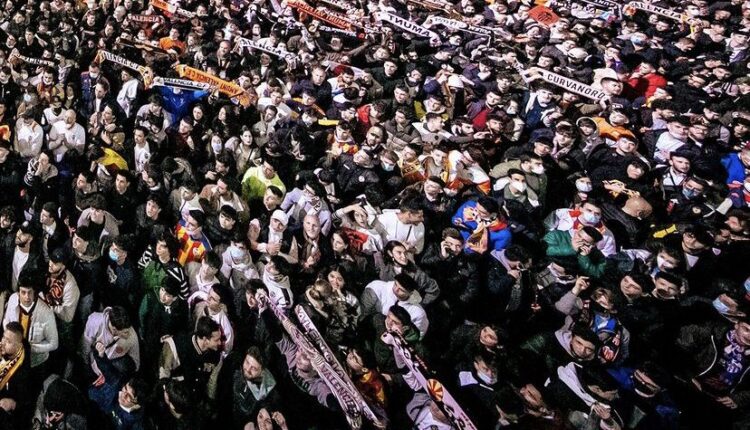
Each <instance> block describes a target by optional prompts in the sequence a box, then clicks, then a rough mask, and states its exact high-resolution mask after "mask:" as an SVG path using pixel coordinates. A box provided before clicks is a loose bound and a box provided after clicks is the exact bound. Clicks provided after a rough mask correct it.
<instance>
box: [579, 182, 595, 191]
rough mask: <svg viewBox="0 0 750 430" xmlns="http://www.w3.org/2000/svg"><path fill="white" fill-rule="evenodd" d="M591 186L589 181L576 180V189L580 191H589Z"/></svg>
mask: <svg viewBox="0 0 750 430" xmlns="http://www.w3.org/2000/svg"><path fill="white" fill-rule="evenodd" d="M593 188H594V187H593V186H592V185H591V182H586V181H576V189H577V190H578V191H580V192H582V193H589V192H591V190H592V189H593Z"/></svg>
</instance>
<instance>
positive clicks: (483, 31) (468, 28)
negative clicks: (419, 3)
mask: <svg viewBox="0 0 750 430" xmlns="http://www.w3.org/2000/svg"><path fill="white" fill-rule="evenodd" d="M434 24H439V25H443V26H445V27H448V28H452V29H454V30H461V31H465V32H467V33H474V34H478V35H480V36H487V37H492V36H496V37H500V38H503V39H507V38H508V36H510V33H508V32H507V31H505V30H503V29H501V28H499V27H498V28H487V27H479V26H476V25H471V24H467V23H465V22H463V21H458V20H456V19H450V18H445V17H442V16H434V15H431V16H429V17H428V18H427V20H426V21H425V23H424V25H425V26H427V27H429V26H431V25H434Z"/></svg>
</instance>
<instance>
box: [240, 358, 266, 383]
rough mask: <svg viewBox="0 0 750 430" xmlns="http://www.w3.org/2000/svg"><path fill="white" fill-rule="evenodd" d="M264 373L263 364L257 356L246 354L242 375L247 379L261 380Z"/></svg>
mask: <svg viewBox="0 0 750 430" xmlns="http://www.w3.org/2000/svg"><path fill="white" fill-rule="evenodd" d="M262 374H263V366H262V365H261V364H260V363H259V362H258V360H256V359H255V358H253V357H251V356H249V355H246V356H245V361H243V362H242V376H244V377H245V380H247V381H252V382H260V380H261V376H262Z"/></svg>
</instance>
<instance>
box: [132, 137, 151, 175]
mask: <svg viewBox="0 0 750 430" xmlns="http://www.w3.org/2000/svg"><path fill="white" fill-rule="evenodd" d="M133 155H134V157H133V159H134V160H135V171H136V172H138V173H142V172H143V170H144V169H145V168H146V165H147V164H148V161H149V160H150V159H151V147H149V144H148V141H146V144H145V145H143V146H138V145H137V144H136V145H135V146H134V147H133Z"/></svg>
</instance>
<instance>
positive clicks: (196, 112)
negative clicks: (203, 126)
mask: <svg viewBox="0 0 750 430" xmlns="http://www.w3.org/2000/svg"><path fill="white" fill-rule="evenodd" d="M193 118H194V119H195V120H196V121H199V120H200V119H201V118H203V109H201V108H199V107H198V106H196V107H194V108H193Z"/></svg>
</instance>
